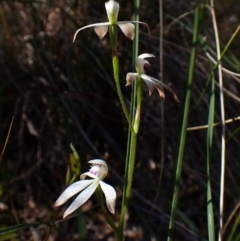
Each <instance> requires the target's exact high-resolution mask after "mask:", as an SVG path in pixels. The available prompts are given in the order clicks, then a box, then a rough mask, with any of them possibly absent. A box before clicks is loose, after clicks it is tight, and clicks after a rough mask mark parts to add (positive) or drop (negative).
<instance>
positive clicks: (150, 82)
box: [126, 53, 180, 102]
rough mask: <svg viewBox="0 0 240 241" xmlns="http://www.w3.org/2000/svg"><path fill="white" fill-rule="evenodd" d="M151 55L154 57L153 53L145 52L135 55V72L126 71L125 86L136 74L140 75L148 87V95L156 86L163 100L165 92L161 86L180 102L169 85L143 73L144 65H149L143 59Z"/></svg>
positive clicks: (130, 82)
mask: <svg viewBox="0 0 240 241" xmlns="http://www.w3.org/2000/svg"><path fill="white" fill-rule="evenodd" d="M152 57H155V56H154V55H153V54H147V53H145V54H141V55H139V56H138V57H137V60H136V70H137V73H127V76H126V86H128V85H131V84H132V83H133V81H134V80H135V79H136V78H137V77H138V76H140V77H141V78H142V79H143V80H144V82H145V84H146V85H147V87H148V90H149V95H151V94H152V92H153V90H154V88H156V89H157V91H158V94H159V96H160V98H161V99H163V100H164V99H165V94H164V92H163V88H165V89H167V90H168V91H169V92H170V93H171V94H172V95H173V97H174V99H175V100H176V101H177V102H180V100H179V99H178V97H177V95H176V94H175V92H174V91H173V90H172V89H171V88H170V87H169V86H167V85H166V84H164V83H163V82H162V81H160V80H158V79H155V78H153V77H151V76H149V75H146V74H145V71H144V67H146V66H150V63H149V62H148V61H147V60H145V58H152Z"/></svg>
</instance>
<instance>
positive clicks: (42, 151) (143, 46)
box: [0, 0, 240, 241]
mask: <svg viewBox="0 0 240 241" xmlns="http://www.w3.org/2000/svg"><path fill="white" fill-rule="evenodd" d="M237 2H238V1H237V0H235V1H231V2H230V1H228V2H224V4H222V2H216V13H217V23H218V25H219V28H220V29H221V31H220V41H221V44H222V49H223V48H224V46H225V45H226V43H227V41H228V40H229V38H230V37H231V34H232V33H233V32H234V31H235V29H236V27H237V24H238V22H239V16H238V11H239V5H238V4H237ZM234 3H235V5H234ZM120 4H121V10H120V14H119V19H120V20H124V19H130V18H131V16H132V13H133V3H132V2H129V1H121V2H120ZM231 4H232V5H231ZM163 5H164V6H163V7H164V24H163V26H164V28H166V29H167V28H168V26H169V24H170V23H171V21H172V19H176V18H177V17H179V16H180V15H182V14H184V13H186V12H189V11H192V10H193V9H195V8H196V5H195V4H194V3H191V4H189V2H185V1H181V2H170V1H164V2H163ZM232 6H234V8H233V7H232ZM170 17H171V18H170ZM104 18H106V16H105V9H104V4H103V2H100V1H97V2H96V1H94V0H90V1H66V2H64V1H51V2H43V1H25V2H23V1H21V2H20V1H11V3H10V2H9V1H5V2H1V3H0V21H1V23H2V24H1V25H2V27H1V30H0V34H1V35H0V36H1V38H0V46H1V51H0V64H1V68H0V93H1V96H0V97H1V98H0V108H1V109H0V120H1V121H0V127H1V128H0V142H1V147H3V144H4V141H5V138H6V133H7V131H8V128H9V123H10V121H11V118H12V116H13V115H14V117H15V121H14V124H13V128H12V133H11V136H10V139H9V142H8V145H7V148H6V152H5V154H4V156H3V159H2V162H1V169H0V172H1V175H0V185H1V187H2V195H1V202H2V203H4V204H6V205H7V206H8V209H7V210H5V211H0V225H1V230H2V228H4V227H5V228H6V227H11V226H15V225H17V224H19V225H21V224H23V223H33V222H38V223H41V224H44V223H50V222H51V220H52V217H53V215H54V209H53V203H54V202H55V200H56V198H57V197H58V196H59V194H60V193H61V191H62V190H63V188H64V185H65V174H66V170H67V165H68V159H69V152H70V149H69V144H70V143H74V146H75V147H76V149H77V151H78V152H79V154H80V155H81V158H82V164H83V165H82V170H83V171H84V170H87V168H88V166H87V165H86V163H87V160H89V159H90V158H95V157H104V158H105V159H106V160H107V162H108V164H109V165H110V174H109V176H108V177H107V182H110V183H111V184H112V185H113V186H114V187H116V188H117V189H118V190H119V192H118V194H119V196H121V190H122V182H121V181H122V180H123V173H124V160H125V149H126V140H127V124H126V121H125V119H124V116H123V114H122V112H121V108H120V105H119V101H118V98H117V94H116V90H115V87H114V81H113V77H112V67H111V51H110V45H109V38H108V37H106V38H104V39H103V40H102V41H99V39H98V38H97V36H96V35H95V33H94V32H93V30H92V29H88V30H86V31H84V32H82V33H81V34H80V35H79V36H78V38H77V41H76V43H75V44H72V37H73V33H74V32H75V30H76V29H77V28H78V27H81V26H84V25H86V24H89V23H94V22H100V21H102V20H103V21H104ZM209 18H210V16H209V15H208V14H207V15H206V18H205V19H204V22H203V30H202V32H201V36H202V37H204V36H206V39H205V43H206V45H207V49H208V50H209V49H214V45H215V44H214V35H213V29H212V27H211V26H212V25H211V21H210V20H209ZM140 20H142V21H145V22H147V23H148V24H149V26H150V28H151V34H152V36H151V38H148V36H146V35H145V34H144V32H141V28H140V32H141V33H140V43H139V54H141V53H144V52H151V53H153V54H154V55H155V56H159V16H158V1H157V0H151V1H147V2H144V1H142V2H141V7H140ZM192 30H193V15H191V14H189V15H187V16H186V17H184V18H182V19H180V20H179V23H175V24H174V25H173V26H172V28H171V29H170V31H169V32H168V33H167V34H166V35H164V45H163V47H164V48H163V50H164V53H163V59H164V76H165V79H164V82H165V83H166V84H168V85H169V86H171V88H173V89H174V90H175V91H176V93H177V94H178V96H180V99H182V98H183V93H184V92H185V89H184V88H185V87H184V81H185V79H186V76H187V70H188V67H189V66H188V65H189V56H190V50H191V45H192V43H191V39H192V38H191V32H189V31H192ZM238 38H239V36H237V37H236V40H234V41H233V43H232V45H231V46H230V47H229V51H228V53H227V55H226V56H224V59H223V60H222V63H223V66H224V67H226V68H228V69H230V70H232V71H235V72H239V58H240V56H239V52H238V51H237V48H238V45H237V43H238V42H239V41H238V40H237V39H238ZM204 48H205V46H201V45H200V46H199V47H198V49H197V56H196V65H195V69H194V81H193V89H192V98H191V103H190V109H189V126H198V125H203V124H206V123H207V121H208V113H209V99H210V96H211V94H212V93H211V90H210V88H207V90H206V93H205V94H204V95H203V98H202V101H201V102H200V104H199V105H197V103H198V100H199V97H200V95H201V93H202V91H203V89H204V86H205V84H206V81H207V79H208V77H209V74H210V73H211V65H210V64H209V60H208V59H207V57H206V56H205V52H204ZM131 49H132V42H131V41H130V40H127V39H126V38H125V37H124V36H122V35H121V33H119V54H120V55H119V58H120V67H121V76H120V77H121V81H122V87H123V92H124V95H125V96H126V100H127V101H128V100H129V98H130V88H127V87H126V88H125V87H124V85H125V75H126V73H127V72H129V71H133V69H132V68H131V59H132V56H131ZM209 53H210V54H211V55H212V56H213V57H214V58H215V59H216V56H215V54H214V52H213V51H212V50H209ZM150 61H151V60H150ZM151 64H152V68H151V70H150V69H147V70H146V71H148V72H150V71H151V73H150V74H151V75H152V76H155V77H158V75H159V73H158V72H159V59H158V57H156V59H155V60H154V61H151ZM215 77H217V75H216V76H215ZM224 88H225V89H224V97H225V111H226V119H229V118H233V117H237V116H239V101H238V98H237V97H238V93H239V91H240V86H239V78H238V77H233V76H231V75H229V74H227V73H224ZM218 93H219V89H218V87H216V88H215V94H216V105H215V122H219V121H220V118H219V115H220V112H219V95H218ZM234 97H236V98H234ZM183 103H184V102H183V101H182V103H181V105H182V104H183ZM181 105H179V104H177V103H175V102H174V101H172V99H171V96H168V94H167V97H166V101H165V103H164V109H165V116H164V118H165V127H164V128H165V129H164V134H165V138H164V144H165V163H164V171H163V179H162V185H161V189H160V192H159V197H158V199H157V200H156V202H155V203H153V200H154V197H155V194H156V192H157V188H158V187H157V180H158V175H159V168H161V166H160V152H159V150H160V145H161V142H160V140H161V138H160V135H161V133H162V131H161V129H160V122H161V116H160V106H161V104H160V101H159V97H158V96H157V93H153V95H152V96H151V97H148V93H147V90H146V89H144V99H143V111H142V125H141V129H140V137H139V140H138V152H137V162H136V168H135V170H136V172H135V178H134V181H133V188H134V191H133V195H132V197H131V200H130V207H129V210H128V217H127V220H126V233H125V234H126V236H127V238H128V240H150V238H151V237H155V239H156V240H166V239H167V235H168V224H169V215H170V206H171V201H172V194H173V184H174V173H175V164H176V163H175V160H176V158H175V156H176V152H177V149H178V147H177V132H178V126H179V124H180V122H181V120H180V117H179V116H180V115H179V112H180V109H181ZM237 130H238V131H237ZM233 134H234V136H232V135H233ZM229 137H232V138H231V139H229V141H228V142H227V153H226V161H227V168H226V171H227V172H226V187H225V190H226V191H225V217H226V219H227V218H228V216H229V215H230V213H231V212H232V210H233V209H234V207H235V206H236V205H237V203H238V202H239V195H236V194H238V193H240V190H239V185H238V183H239V182H240V176H239V168H240V162H239V160H240V154H239V151H238V149H239V145H240V143H239V123H238V122H233V123H231V124H228V125H227V126H226V138H227V139H228V138H229ZM219 140H220V129H219V127H215V128H214V133H213V143H212V156H211V157H212V159H211V167H210V168H211V173H210V174H211V177H210V178H211V185H212V200H213V205H214V207H218V201H219V200H218V199H219V168H220V164H219V160H220V159H219V154H220V142H219ZM206 184H207V176H206V130H198V131H191V132H189V133H188V138H187V140H186V150H185V155H184V165H183V175H182V179H181V181H180V190H179V206H178V208H179V210H180V211H179V212H178V213H179V214H177V220H176V234H175V240H191V241H192V240H199V239H200V240H204V239H206V238H207V212H206V205H207V204H206ZM120 202H121V199H120V197H119V199H118V201H117V214H116V217H118V212H119V210H118V207H119V206H118V205H119V204H120ZM96 203H97V202H96V199H95V198H94V197H92V198H91V199H90V201H89V202H88V203H87V204H86V205H85V206H84V207H83V213H84V218H85V220H84V222H85V225H86V240H99V239H103V240H107V238H109V237H111V235H112V232H111V229H110V228H109V227H108V226H107V225H106V223H105V221H104V219H103V216H102V215H101V212H98V210H99V207H98V206H97V205H96ZM63 210H64V207H62V209H61V210H60V215H59V221H57V222H56V226H54V227H53V229H52V233H51V235H50V238H52V239H53V240H60V238H64V240H75V239H77V237H76V233H77V227H76V222H75V221H74V220H75V219H67V220H61V217H62V216H61V215H62V212H63ZM151 210H152V211H151ZM217 210H218V209H217V208H214V211H215V218H216V220H218V211H217ZM237 220H238V219H237V216H236V219H234V220H233V221H232V223H231V225H229V226H228V228H227V230H226V231H225V233H224V237H225V238H226V239H229V238H231V237H236V238H237V235H238V234H237V233H236V231H235V230H237V229H236V227H238V226H237V225H238V224H239V221H237ZM235 222H236V223H235ZM234 224H235V225H234ZM194 227H197V228H196V229H195V228H194ZM47 230H48V228H47V226H46V225H39V226H37V227H36V226H34V227H33V228H32V229H30V228H29V229H24V230H22V231H18V233H17V235H18V236H17V240H28V239H30V237H33V235H39V237H40V239H44V237H45V234H46V232H47ZM200 234H201V236H200Z"/></svg>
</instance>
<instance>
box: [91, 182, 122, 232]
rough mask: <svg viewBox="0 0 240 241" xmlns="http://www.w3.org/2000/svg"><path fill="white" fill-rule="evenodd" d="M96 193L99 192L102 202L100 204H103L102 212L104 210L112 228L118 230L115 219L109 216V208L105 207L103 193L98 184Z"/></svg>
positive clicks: (98, 196) (98, 195)
mask: <svg viewBox="0 0 240 241" xmlns="http://www.w3.org/2000/svg"><path fill="white" fill-rule="evenodd" d="M96 194H97V198H98V201H99V203H100V206H101V209H102V212H103V215H104V217H105V219H106V220H107V222H108V224H109V225H110V226H111V227H112V229H113V230H114V231H115V232H117V226H116V224H115V223H114V222H113V220H112V219H111V218H110V217H109V216H108V213H107V210H106V208H105V205H104V201H103V195H102V190H101V188H100V187H99V186H98V187H97V190H96Z"/></svg>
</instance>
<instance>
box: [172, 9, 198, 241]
mask: <svg viewBox="0 0 240 241" xmlns="http://www.w3.org/2000/svg"><path fill="white" fill-rule="evenodd" d="M200 16H201V15H200V14H199V9H196V10H195V19H194V33H193V47H192V50H191V57H190V63H189V70H188V78H187V86H186V95H185V101H184V106H183V110H182V112H183V118H182V127H181V133H180V142H179V150H178V158H177V169H176V178H175V187H174V194H173V200H172V209H171V217H170V223H169V234H168V241H172V240H173V235H174V228H175V219H176V214H177V204H178V196H179V186H180V180H181V175H182V166H183V158H184V150H185V144H186V129H187V123H188V116H189V106H190V99H191V87H192V82H193V75H194V67H195V60H196V53H197V41H198V34H199V22H200Z"/></svg>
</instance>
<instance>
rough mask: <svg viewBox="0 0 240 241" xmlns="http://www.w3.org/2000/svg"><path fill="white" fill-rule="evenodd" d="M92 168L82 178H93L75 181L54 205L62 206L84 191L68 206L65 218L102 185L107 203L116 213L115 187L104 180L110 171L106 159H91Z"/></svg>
mask: <svg viewBox="0 0 240 241" xmlns="http://www.w3.org/2000/svg"><path fill="white" fill-rule="evenodd" d="M88 163H91V164H92V165H91V168H90V170H89V172H86V173H83V174H82V175H81V176H80V179H85V178H86V177H87V176H88V177H91V178H93V179H90V180H81V181H78V182H75V183H73V184H72V185H70V186H69V187H67V189H66V190H65V191H64V192H63V193H62V194H61V195H60V197H59V198H58V200H57V201H56V202H55V204H54V206H60V205H62V204H63V203H65V202H66V201H67V200H68V199H69V198H70V197H72V196H74V195H75V194H77V193H78V192H81V191H82V190H83V189H84V190H83V191H82V192H81V193H80V194H79V195H78V196H77V197H76V199H75V200H74V201H73V203H72V204H71V205H70V206H69V207H68V209H67V210H66V211H65V213H64V214H63V218H65V217H66V216H68V215H69V214H70V213H72V212H73V211H75V210H76V209H78V208H79V207H80V206H81V205H83V204H84V203H85V202H86V201H87V200H88V199H89V198H90V197H91V196H92V194H93V193H94V192H95V190H96V188H97V187H98V186H99V185H100V187H101V189H102V191H103V193H104V195H105V198H106V204H107V207H108V209H109V211H110V212H111V213H113V214H114V213H115V203H116V196H117V195H116V191H115V190H114V188H113V187H112V186H110V185H108V184H106V183H105V182H103V181H102V180H103V179H104V178H105V176H106V175H107V172H108V167H107V164H106V162H105V161H103V160H100V159H95V160H91V161H89V162H88Z"/></svg>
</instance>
